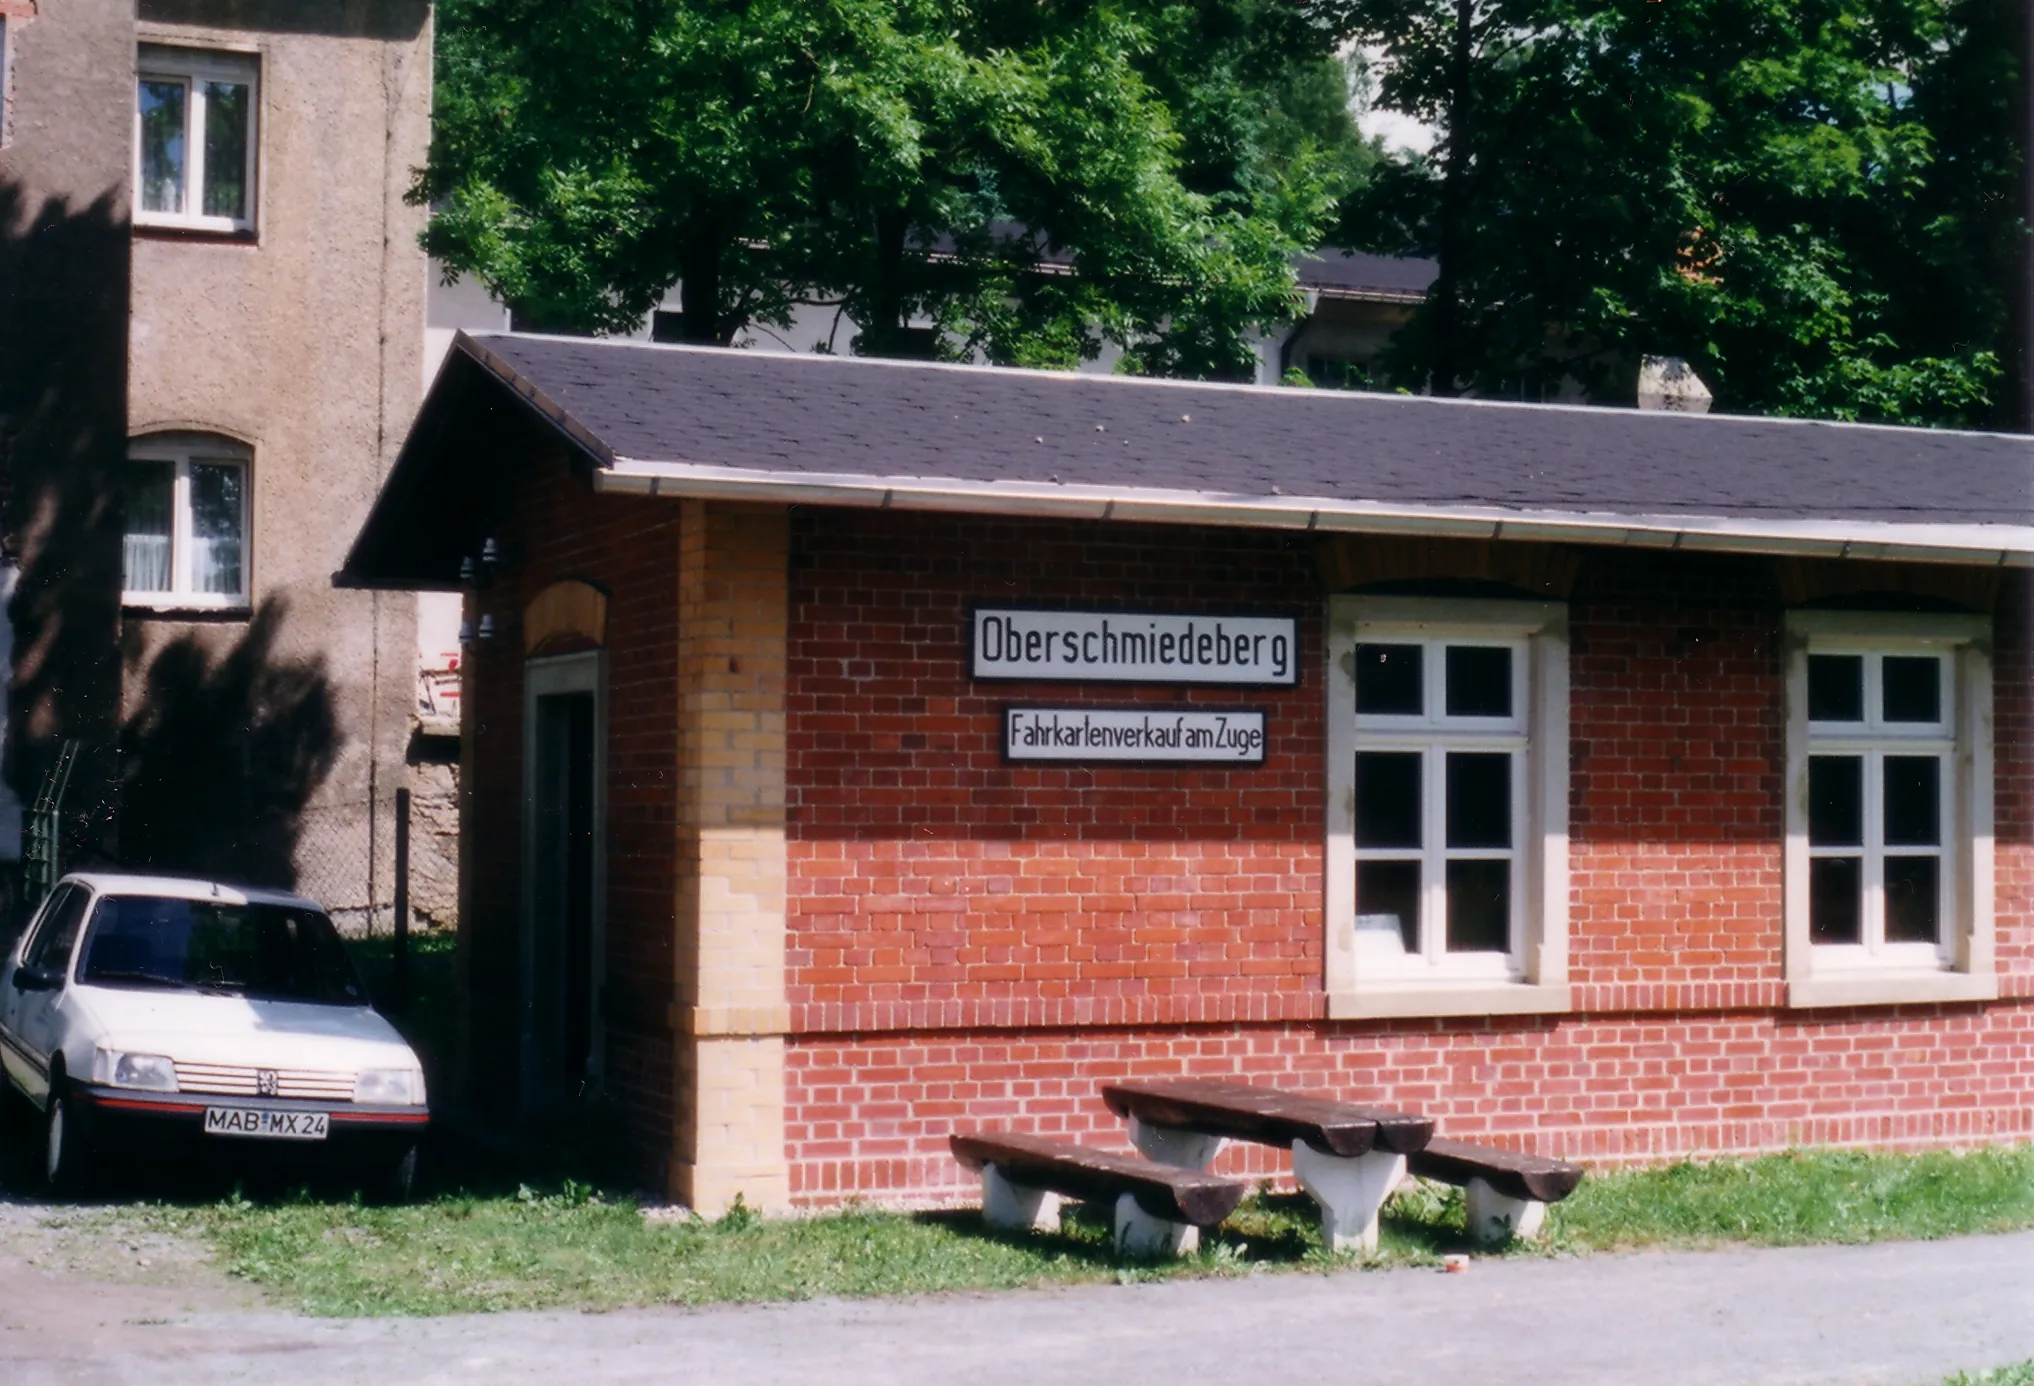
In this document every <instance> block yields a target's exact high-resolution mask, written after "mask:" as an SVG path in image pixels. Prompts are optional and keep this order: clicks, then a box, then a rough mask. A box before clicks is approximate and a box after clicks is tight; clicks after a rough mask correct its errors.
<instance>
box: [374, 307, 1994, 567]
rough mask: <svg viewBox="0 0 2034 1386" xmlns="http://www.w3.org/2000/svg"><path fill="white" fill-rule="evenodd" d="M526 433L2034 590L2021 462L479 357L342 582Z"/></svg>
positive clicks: (791, 472) (854, 369) (1774, 439)
mask: <svg viewBox="0 0 2034 1386" xmlns="http://www.w3.org/2000/svg"><path fill="white" fill-rule="evenodd" d="M532 429H536V430H539V431H540V433H548V434H549V436H553V437H555V436H558V435H560V434H562V435H563V436H564V437H565V438H566V439H568V440H569V441H570V442H571V443H572V444H573V445H574V446H575V447H576V449H577V450H578V451H579V452H580V453H581V454H582V455H583V457H584V459H585V460H586V462H587V464H589V465H590V466H591V467H592V469H593V474H594V480H595V483H596V484H597V485H599V486H601V487H602V488H603V489H607V490H619V491H636V492H650V493H653V494H661V495H696V496H718V497H721V498H727V499H739V498H748V499H759V500H770V499H778V500H783V501H786V502H793V503H807V504H848V505H871V504H879V505H897V506H900V507H905V508H918V509H932V510H948V511H968V512H976V513H991V514H994V513H1009V514H1065V515H1073V516H1087V517H1090V518H1098V519H1115V520H1137V519H1146V520H1149V519H1161V520H1181V521H1185V520H1193V521H1200V522H1205V523H1213V524H1235V525H1263V526H1272V527H1281V528H1305V529H1313V528H1319V529H1322V530H1331V529H1333V530H1358V531H1361V530H1373V531H1391V532H1398V533H1425V534H1437V535H1445V534H1456V535H1463V534H1470V535H1477V534H1480V535H1482V536H1484V537H1493V536H1496V537H1514V538H1546V539H1567V540H1576V541H1580V542H1588V543H1642V544H1651V545H1670V546H1680V545H1682V544H1684V543H1685V544H1690V545H1696V546H1701V547H1709V548H1724V549H1731V550H1735V551H1739V552H1762V553H1789V552H1791V553H1809V554H1823V555H1829V556H1854V557H1856V556H1866V557H1869V556H1884V557H1904V558H1910V559H1911V558H1924V559H1934V560H1941V561H1951V562H1958V563H1994V564H1995V563H2001V562H2006V563H2028V562H2034V440H2030V439H2029V438H2026V437H2024V436H2011V435H2002V434H1982V433H1956V432H1948V431H1938V430H1929V429H1911V428H1878V427H1860V426H1857V425H1844V424H1824V423H1807V422H1790V421H1784V420H1774V419H1754V418H1732V417H1719V416H1690V415H1676V414H1666V413H1648V412H1640V411H1638V410H1633V409H1600V408H1572V407H1561V406H1551V405H1526V404H1497V403H1475V402H1468V401H1459V400H1435V399H1424V398H1415V397H1411V396H1401V395H1383V394H1360V393H1353V392H1343V391H1331V390H1296V389H1284V388H1256V387H1245V386H1223V385H1198V384H1182V383H1173V382H1163V381H1143V380H1129V379H1124V378H1120V377H1104V376H1085V375H1075V374H1071V373H1054V372H1038V371H1020V370H1005V369H992V368H985V367H984V368H976V367H956V366H937V365H927V364H918V363H901V362H880V361H860V360H843V359H837V358H830V357H814V356H796V355H789V354H779V353H766V352H759V351H730V350H716V349H711V348H687V347H667V346H654V345H649V344H645V343H636V342H614V341H589V340H579V339H568V338H556V337H531V336H515V335H498V336H497V335H490V336H484V337H478V338H474V337H467V336H463V335H462V336H461V337H459V338H458V339H457V341H456V343H455V345H454V350H453V352H452V354H451V356H450V357H449V358H448V360H447V363H446V366H445V368H444V370H443V371H442V372H441V373H440V375H439V378H438V380H437V382H436V383H435V384H434V385H433V386H432V389H431V393H430V396H429V397H428V398H427V399H426V401H425V404H424V408H423V410H422V411H421V412H420V414H419V416H418V420H417V423H416V424H415V426H414V427H413V428H412V430H411V433H410V436H409V438H408V439H407V440H406V441H405V443H404V445H403V450H402V453H401V455H400V456H399V457H398V459H397V462H396V466H395V469H394V472H393V474H392V475H391V477H390V480H389V483H388V485H387V486H386V487H385V488H384V490H383V493H382V495H381V497H380V498H379V499H378V500H377V501H376V503H375V507H374V511H373V513H372V514H371V515H370V516H369V519H368V522H367V525H366V527H365V528H364V529H363V531H362V533H361V536H360V539H359V541H358V542H357V543H356V545H355V547H354V550H353V553H352V555H351V556H350V557H349V558H348V560H347V567H346V569H345V570H344V571H343V572H342V574H341V575H340V577H341V580H342V581H346V582H357V583H373V584H386V585H391V586H403V585H409V586H429V585H435V584H438V583H440V582H442V581H444V580H445V579H446V578H447V567H448V565H450V566H451V567H453V568H456V564H457V554H458V552H460V551H459V550H456V549H453V548H451V547H448V546H450V545H452V544H454V543H455V542H458V543H464V542H467V541H468V540H471V539H473V538H474V536H473V535H465V536H463V537H461V536H460V535H459V534H458V533H457V531H458V530H459V529H460V528H461V527H462V526H467V527H470V526H473V525H479V524H482V523H484V520H483V519H481V518H480V513H481V508H479V507H477V506H476V504H475V502H474V500H473V496H474V495H475V488H485V487H487V486H488V484H489V481H490V478H491V475H492V472H493V469H494V468H496V467H497V466H498V465H499V459H500V458H501V457H502V456H504V455H506V454H507V453H509V452H513V451H515V450H516V449H517V448H520V447H525V446H526V444H525V443H520V442H518V441H517V440H518V439H533V438H536V437H538V436H540V434H539V433H532V432H531V430H532ZM477 533H478V531H476V534H477Z"/></svg>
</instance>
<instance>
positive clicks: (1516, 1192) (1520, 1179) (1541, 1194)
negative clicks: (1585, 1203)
mask: <svg viewBox="0 0 2034 1386" xmlns="http://www.w3.org/2000/svg"><path fill="white" fill-rule="evenodd" d="M1406 1168H1407V1169H1408V1170H1410V1171H1411V1172H1412V1173H1414V1174H1417V1175H1420V1176H1421V1177H1423V1178H1426V1179H1438V1180H1440V1181H1441V1182H1442V1183H1444V1184H1456V1185H1464V1186H1466V1185H1467V1184H1468V1183H1469V1181H1470V1180H1471V1179H1481V1180H1482V1181H1483V1182H1484V1183H1486V1184H1488V1185H1490V1187H1491V1188H1492V1189H1495V1190H1496V1191H1497V1192H1498V1193H1501V1194H1503V1195H1504V1196H1505V1197H1506V1198H1526V1199H1537V1200H1538V1201H1539V1202H1541V1203H1559V1202H1560V1201H1561V1200H1562V1199H1564V1198H1566V1197H1567V1196H1568V1195H1569V1194H1571V1193H1573V1192H1575V1186H1576V1185H1577V1184H1580V1183H1581V1182H1582V1167H1581V1166H1580V1165H1571V1164H1569V1163H1568V1162H1567V1161H1566V1160H1551V1159H1548V1158H1547V1157H1546V1156H1544V1155H1521V1154H1520V1153H1518V1152H1517V1151H1515V1150H1499V1149H1498V1148H1497V1147H1496V1146H1490V1145H1473V1144H1471V1143H1470V1142H1468V1141H1450V1140H1439V1139H1437V1140H1431V1141H1428V1142H1427V1146H1426V1149H1424V1150H1422V1151H1420V1152H1418V1153H1417V1154H1413V1155H1408V1156H1407V1157H1406Z"/></svg>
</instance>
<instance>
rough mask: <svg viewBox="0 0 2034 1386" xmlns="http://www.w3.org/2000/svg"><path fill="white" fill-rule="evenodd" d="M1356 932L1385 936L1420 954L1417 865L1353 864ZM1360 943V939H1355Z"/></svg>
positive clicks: (1406, 863)
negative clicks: (1354, 868)
mask: <svg viewBox="0 0 2034 1386" xmlns="http://www.w3.org/2000/svg"><path fill="white" fill-rule="evenodd" d="M1356 932H1357V933H1358V934H1361V935H1369V934H1372V933H1373V932H1374V933H1380V934H1388V935H1390V936H1391V937H1393V938H1395V939H1397V940H1398V943H1399V945H1400V946H1401V947H1402V948H1404V949H1405V951H1406V952H1408V953H1417V952H1419V951H1420V864H1419V863H1418V862H1416V861H1359V862H1357V863H1356ZM1358 941H1359V942H1361V940H1360V939H1359V940H1358Z"/></svg>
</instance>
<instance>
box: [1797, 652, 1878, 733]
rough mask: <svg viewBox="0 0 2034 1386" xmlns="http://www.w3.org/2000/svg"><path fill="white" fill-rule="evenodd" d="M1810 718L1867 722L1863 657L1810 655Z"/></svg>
mask: <svg viewBox="0 0 2034 1386" xmlns="http://www.w3.org/2000/svg"><path fill="white" fill-rule="evenodd" d="M1808 720H1809V721H1811V722H1862V721H1864V656H1863V655H1809V656H1808Z"/></svg>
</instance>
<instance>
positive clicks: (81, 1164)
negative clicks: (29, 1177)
mask: <svg viewBox="0 0 2034 1386" xmlns="http://www.w3.org/2000/svg"><path fill="white" fill-rule="evenodd" d="M42 1131H43V1140H42V1183H43V1187H44V1188H45V1189H46V1190H47V1191H48V1192H50V1193H51V1194H73V1193H76V1192H78V1190H80V1189H81V1188H83V1187H84V1185H85V1183H86V1181H87V1176H88V1174H89V1169H88V1166H89V1165H90V1163H91V1160H90V1147H89V1146H88V1144H87V1140H86V1136H87V1133H86V1131H85V1126H84V1112H83V1110H82V1109H81V1108H80V1107H79V1105H78V1102H77V1100H76V1099H75V1098H73V1097H71V1096H70V1095H69V1094H67V1093H66V1092H64V1090H63V1089H62V1087H60V1086H57V1085H54V1084H53V1085H52V1086H51V1088H50V1098H49V1107H48V1109H47V1110H46V1111H45V1112H44V1113H43V1127H42Z"/></svg>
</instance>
